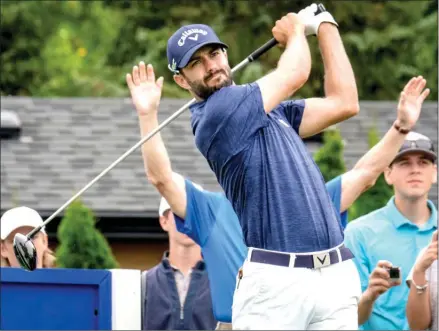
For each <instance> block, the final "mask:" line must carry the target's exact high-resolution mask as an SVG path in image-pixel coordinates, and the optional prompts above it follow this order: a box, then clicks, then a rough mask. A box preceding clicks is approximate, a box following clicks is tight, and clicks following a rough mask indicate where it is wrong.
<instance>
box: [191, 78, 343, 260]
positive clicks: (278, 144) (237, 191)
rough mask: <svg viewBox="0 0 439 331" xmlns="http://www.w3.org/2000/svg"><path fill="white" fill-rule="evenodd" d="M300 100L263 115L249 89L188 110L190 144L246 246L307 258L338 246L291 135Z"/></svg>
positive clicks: (330, 211)
mask: <svg viewBox="0 0 439 331" xmlns="http://www.w3.org/2000/svg"><path fill="white" fill-rule="evenodd" d="M304 108H305V102H304V100H299V101H288V102H283V103H281V104H280V105H279V106H277V107H276V108H275V109H274V110H272V111H271V112H270V113H269V114H266V113H265V111H264V106H263V101H262V95H261V91H260V89H259V86H258V85H257V83H252V84H246V85H238V86H236V85H233V86H229V87H224V88H222V89H220V90H219V91H217V92H215V93H214V94H212V95H211V96H210V97H209V98H208V99H207V100H205V101H202V102H199V103H196V104H194V105H193V106H191V113H192V116H191V123H192V127H193V132H194V135H195V143H196V146H197V148H198V149H199V150H200V152H201V153H202V154H203V155H204V157H205V158H206V159H207V161H208V164H209V166H210V167H211V169H212V170H213V171H214V173H215V175H216V178H217V180H218V182H219V184H220V185H221V186H222V188H223V190H224V192H225V194H226V196H227V198H228V199H229V201H230V202H231V203H232V205H233V208H234V210H235V212H236V214H237V215H238V218H239V220H240V223H241V228H242V231H243V234H244V239H245V242H246V245H247V246H249V247H257V248H263V249H269V250H276V251H283V252H301V253H302V252H313V251H320V250H326V249H329V248H332V247H334V246H336V245H339V244H341V243H342V241H343V230H342V228H341V226H340V223H339V221H338V215H337V213H336V211H335V209H334V206H333V204H332V202H331V199H330V197H329V195H328V192H327V191H326V188H325V182H324V179H323V176H322V174H321V172H320V170H319V168H318V167H317V165H316V164H315V162H314V160H313V158H312V156H311V155H310V153H309V151H308V149H307V148H306V146H305V144H304V143H303V141H302V139H301V137H300V136H299V135H298V131H299V126H300V123H301V121H302V115H303V111H304Z"/></svg>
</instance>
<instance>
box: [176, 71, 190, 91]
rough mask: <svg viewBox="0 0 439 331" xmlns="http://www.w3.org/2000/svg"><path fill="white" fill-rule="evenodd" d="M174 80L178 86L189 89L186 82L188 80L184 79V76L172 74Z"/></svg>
mask: <svg viewBox="0 0 439 331" xmlns="http://www.w3.org/2000/svg"><path fill="white" fill-rule="evenodd" d="M173 78H174V82H176V83H177V85H178V86H180V87H181V88H183V89H185V90H190V88H191V87H190V85H189V84H188V82H187V81H186V78H184V76H183V75H177V74H176V75H174V77H173Z"/></svg>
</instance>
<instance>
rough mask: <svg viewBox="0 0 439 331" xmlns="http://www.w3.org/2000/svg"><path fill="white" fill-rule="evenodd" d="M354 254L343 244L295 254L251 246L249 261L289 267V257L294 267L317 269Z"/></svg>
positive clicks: (350, 257) (351, 256)
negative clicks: (322, 251) (325, 250)
mask: <svg viewBox="0 0 439 331" xmlns="http://www.w3.org/2000/svg"><path fill="white" fill-rule="evenodd" d="M337 250H338V251H339V252H340V256H341V261H339V255H338V253H337ZM353 257H354V254H352V252H351V251H350V250H349V248H347V247H346V246H345V245H341V246H339V247H338V248H334V249H332V250H330V251H328V252H325V253H314V254H303V255H302V254H301V255H295V254H294V253H292V254H288V253H282V252H273V251H264V250H260V249H257V248H253V249H252V252H251V256H250V261H251V262H257V263H265V264H271V265H277V266H281V267H289V266H290V259H291V258H293V259H294V258H295V260H294V265H291V267H294V268H309V269H319V268H322V267H327V266H330V265H332V264H335V263H339V262H342V261H346V260H349V259H352V258H353Z"/></svg>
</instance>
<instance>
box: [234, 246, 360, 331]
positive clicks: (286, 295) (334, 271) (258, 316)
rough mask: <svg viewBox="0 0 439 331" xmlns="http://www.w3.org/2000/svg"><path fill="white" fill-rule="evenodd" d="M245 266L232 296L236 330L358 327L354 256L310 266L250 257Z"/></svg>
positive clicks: (356, 281)
mask: <svg viewBox="0 0 439 331" xmlns="http://www.w3.org/2000/svg"><path fill="white" fill-rule="evenodd" d="M251 251H252V249H249V256H250V254H251ZM314 253H318V254H320V253H324V251H323V252H314ZM310 254H313V253H310ZM295 255H297V254H295ZM241 271H242V277H240V276H239V274H238V276H237V281H236V288H235V293H234V298H233V312H232V324H233V329H234V330H274V329H276V330H357V329H358V302H359V299H360V296H361V285H360V277H359V274H358V271H357V269H356V266H355V264H354V262H353V260H352V259H350V260H346V261H343V262H339V263H335V264H332V265H329V266H325V267H323V268H319V269H308V268H294V267H291V266H290V267H283V266H275V265H271V264H265V263H255V262H250V258H249V257H247V259H246V260H245V262H244V264H243V266H242V268H241Z"/></svg>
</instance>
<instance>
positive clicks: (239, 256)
mask: <svg viewBox="0 0 439 331" xmlns="http://www.w3.org/2000/svg"><path fill="white" fill-rule="evenodd" d="M185 186H186V197H187V205H186V217H185V219H184V220H183V219H181V218H180V217H178V216H177V215H174V217H175V224H176V226H177V229H178V231H180V232H183V233H185V234H187V235H188V236H189V237H190V238H192V239H193V240H194V241H195V242H196V243H197V244H198V245H200V246H201V252H202V253H203V259H204V261H205V262H206V267H207V275H208V277H209V283H210V292H211V294H212V307H213V313H214V315H215V319H216V320H218V321H221V322H225V323H231V322H232V303H233V293H234V291H235V285H236V275H237V273H238V269H239V268H240V267H241V266H242V264H243V263H244V260H245V258H246V256H247V252H248V249H247V246H246V245H245V243H244V238H243V236H242V231H241V228H240V226H239V221H238V217H237V216H236V214H235V212H234V211H233V207H232V205H231V204H230V201H229V200H228V199H227V198H226V197H225V196H224V194H223V193H220V192H209V191H204V190H200V189H198V188H196V187H195V185H194V184H193V183H192V182H191V181H190V180H188V179H186V180H185ZM326 188H327V190H328V192H329V195H330V196H331V200H332V202H333V204H334V206H335V208H336V210H337V212H338V213H340V222H341V225H342V226H343V228H344V227H345V226H346V223H347V211H344V212H340V205H341V194H342V191H341V176H339V177H336V178H334V179H333V180H331V181H330V182H329V183H327V184H326Z"/></svg>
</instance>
